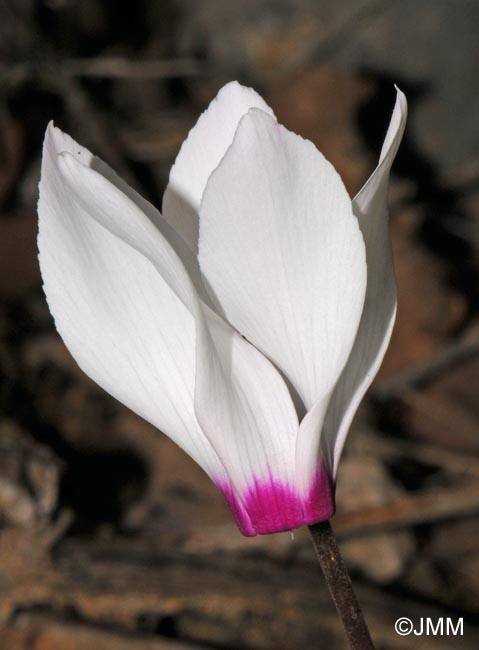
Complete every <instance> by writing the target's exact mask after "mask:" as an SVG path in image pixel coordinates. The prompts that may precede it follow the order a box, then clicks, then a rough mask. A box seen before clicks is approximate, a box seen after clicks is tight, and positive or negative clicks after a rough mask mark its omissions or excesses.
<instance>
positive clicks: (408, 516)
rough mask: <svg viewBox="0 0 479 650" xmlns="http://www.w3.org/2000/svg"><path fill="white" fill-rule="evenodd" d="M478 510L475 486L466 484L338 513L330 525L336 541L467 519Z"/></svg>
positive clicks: (478, 498) (478, 497) (478, 491)
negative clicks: (460, 518)
mask: <svg viewBox="0 0 479 650" xmlns="http://www.w3.org/2000/svg"><path fill="white" fill-rule="evenodd" d="M478 510H479V485H478V484H477V482H467V483H462V484H461V485H460V486H458V487H457V486H456V487H450V488H442V489H440V490H434V491H431V492H428V493H426V494H419V495H417V496H408V497H404V498H402V499H399V500H398V501H395V502H393V503H390V504H387V505H383V506H377V507H374V508H368V509H367V510H360V511H359V512H348V513H340V514H337V515H336V516H335V518H334V524H335V529H336V530H337V531H338V536H339V537H341V538H345V537H358V536H362V535H371V534H372V533H376V532H383V531H388V530H396V529H400V528H405V527H407V526H412V525H415V524H424V523H433V522H437V521H441V520H444V519H450V518H457V517H460V516H464V515H471V514H474V513H475V512H477V511H478Z"/></svg>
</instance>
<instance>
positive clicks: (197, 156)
mask: <svg viewBox="0 0 479 650" xmlns="http://www.w3.org/2000/svg"><path fill="white" fill-rule="evenodd" d="M253 107H257V108H261V109H262V110H263V111H266V112H267V113H270V114H271V115H272V114H273V112H272V110H271V109H270V108H269V106H268V105H267V104H266V103H265V101H264V100H263V99H262V98H261V97H260V96H259V95H258V93H256V92H255V91H254V90H253V89H252V88H246V87H245V86H241V85H240V84H239V83H238V82H237V81H232V82H230V83H228V84H226V86H224V87H223V88H222V89H221V90H220V91H219V93H218V95H217V96H216V98H215V99H214V100H213V101H212V102H211V104H210V105H209V107H208V108H207V109H206V111H205V112H204V113H203V114H202V115H201V117H200V118H199V120H198V122H197V123H196V125H195V126H194V127H193V129H192V130H191V131H190V133H189V135H188V137H187V139H186V140H185V142H184V143H183V145H182V147H181V149H180V152H179V154H178V156H177V158H176V161H175V164H174V165H173V167H172V168H171V172H170V182H169V184H168V187H167V188H166V191H165V195H164V197H163V216H164V217H165V219H166V220H167V221H168V222H169V223H171V224H172V225H173V226H174V228H175V229H176V230H177V231H178V232H179V233H180V235H181V236H182V237H183V239H184V240H185V241H186V242H187V243H188V245H189V246H190V248H191V249H192V250H193V251H195V252H196V250H197V246H198V208H199V206H200V201H201V197H202V195H203V191H204V189H205V187H206V182H207V180H208V177H209V175H210V174H211V172H212V171H213V170H214V169H215V168H216V167H217V165H218V163H219V162H220V160H221V159H222V157H223V155H224V153H225V151H226V149H227V148H228V147H229V145H230V144H231V142H232V141H233V137H234V134H235V131H236V128H237V126H238V122H239V121H240V119H241V117H242V116H243V115H245V113H247V112H248V110H249V109H250V108H253Z"/></svg>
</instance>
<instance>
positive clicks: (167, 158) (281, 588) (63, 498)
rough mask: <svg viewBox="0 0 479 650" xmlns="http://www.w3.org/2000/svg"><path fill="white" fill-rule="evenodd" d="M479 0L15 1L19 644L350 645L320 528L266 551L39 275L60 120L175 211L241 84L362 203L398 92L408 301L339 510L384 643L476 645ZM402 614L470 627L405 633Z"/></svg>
mask: <svg viewBox="0 0 479 650" xmlns="http://www.w3.org/2000/svg"><path fill="white" fill-rule="evenodd" d="M478 24H479V3H478V2H476V1H475V0H422V2H418V1H417V0H382V1H378V0H359V1H358V0H344V1H342V2H337V3H331V2H329V1H328V0H243V1H242V2H223V1H221V0H205V1H203V2H195V1H194V0H160V1H158V2H155V1H153V0H136V1H135V2H127V1H125V0H117V1H116V2H108V1H107V0H82V1H81V2H80V0H42V1H40V0H15V1H13V0H11V1H7V0H2V1H0V648H1V649H2V650H140V649H141V650H206V649H213V648H214V649H216V650H299V649H306V650H309V649H313V648H322V649H324V650H336V649H338V650H342V649H343V648H345V643H344V639H343V635H342V631H341V629H340V625H339V622H338V621H337V619H336V616H335V613H334V610H333V606H332V604H331V602H330V599H329V596H328V593H327V590H326V587H325V584H324V582H323V580H322V576H321V575H320V571H319V568H318V567H317V565H316V562H315V558H314V554H313V550H312V547H311V544H310V541H309V539H308V536H307V534H306V532H305V531H304V530H298V531H295V533H294V535H291V534H289V533H285V534H278V535H274V536H263V537H261V536H260V537H257V538H252V539H245V538H243V537H242V536H241V535H240V534H239V533H238V531H237V529H236V527H235V525H234V523H233V521H232V518H231V516H230V514H229V511H228V510H227V507H226V506H225V504H224V503H223V500H222V497H221V496H220V494H219V493H218V492H217V491H216V489H215V488H214V487H213V485H212V484H211V483H210V482H209V480H208V479H207V478H206V477H205V476H204V475H203V474H202V472H201V471H200V470H199V469H198V468H197V467H196V465H195V464H194V463H193V462H192V461H191V460H190V459H189V458H187V457H186V456H185V455H184V454H183V453H182V452H181V451H179V450H178V449H177V448H176V447H175V446H174V445H173V444H172V443H170V442H169V440H168V439H166V438H165V437H164V436H163V435H162V434H160V433H158V432H157V431H155V430H154V429H153V428H152V427H150V426H149V425H147V424H146V423H145V422H143V421H141V420H140V419H139V418H137V417H136V416H134V415H133V414H132V413H130V412H128V411H127V410H126V409H125V408H123V407H122V406H120V405H119V404H118V403H116V402H115V401H114V400H113V399H111V398H110V397H109V396H108V395H106V394H105V393H103V392H102V391H101V390H100V389H99V388H97V387H96V385H94V384H93V383H92V382H90V381H89V380H88V379H87V378H86V377H85V376H84V375H83V374H82V373H81V372H80V371H79V369H78V368H77V367H76V365H75V363H74V362H73V361H72V359H71V357H70V356H69V354H68V353H67V352H66V350H65V348H64V346H63V344H62V342H61V340H60V339H59V337H58V336H57V334H56V332H55V331H54V328H53V325H52V320H51V318H50V315H49V313H48V309H47V307H46V303H45V299H44V296H43V293H42V289H41V281H40V276H39V271H38V264H37V253H36V242H35V238H36V228H37V225H36V202H37V183H38V178H39V169H40V153H41V143H42V139H43V134H44V130H45V127H46V124H47V122H48V121H49V120H51V119H54V120H55V123H56V124H57V125H59V126H61V127H62V128H63V129H65V130H66V131H67V132H68V133H70V134H71V135H72V136H73V137H74V138H75V139H77V140H78V141H79V142H81V143H82V144H84V145H85V146H86V147H88V148H90V149H91V150H92V151H94V152H95V153H96V154H98V155H99V156H101V157H102V158H104V159H105V160H106V161H108V163H109V164H110V165H111V166H112V167H113V168H115V169H116V171H117V172H118V173H120V175H121V176H123V178H125V179H126V180H127V181H128V182H129V183H131V184H132V185H133V186H134V187H135V188H136V189H138V190H139V191H140V192H141V193H142V194H143V195H144V196H146V197H147V198H148V199H149V200H151V201H152V202H153V203H155V204H156V205H157V206H158V207H160V206H161V197H162V193H163V190H164V188H165V185H166V182H167V179H168V172H169V168H170V166H171V163H172V161H173V160H174V158H175V155H176V153H177V151H178V149H179V147H180V145H181V142H182V140H183V139H184V137H185V136H186V134H187V133H188V130H189V129H190V128H191V127H192V126H193V124H194V123H195V121H196V119H197V117H198V115H199V114H200V112H201V111H202V110H204V109H205V108H206V106H207V105H208V102H209V101H210V100H211V99H212V98H213V97H214V96H215V94H216V92H217V91H218V89H219V88H220V87H221V86H222V85H223V84H224V83H225V82H227V81H229V80H231V79H238V80H239V81H240V82H242V83H244V84H247V85H252V86H254V87H255V88H256V89H257V90H258V91H259V92H260V93H262V94H263V96H264V97H265V99H266V100H267V101H268V103H269V104H270V105H271V106H272V108H273V109H274V111H275V112H276V115H277V117H278V119H279V121H280V122H282V123H283V124H284V125H285V126H287V127H288V128H289V129H291V130H293V131H295V132H296V133H299V134H301V135H302V136H304V137H306V138H309V139H311V140H312V141H313V142H315V144H316V145H317V146H318V147H319V149H320V150H321V151H322V152H323V153H324V154H325V155H326V157H327V158H329V160H330V161H331V162H332V163H333V164H334V165H335V166H336V168H337V169H338V171H339V173H340V174H341V176H342V178H343V180H344V182H345V183H346V186H347V188H348V190H349V192H350V193H351V195H354V193H355V192H356V191H357V190H358V189H359V188H360V186H361V184H362V183H363V181H364V180H365V179H366V178H367V176H368V175H369V173H370V172H371V171H372V169H373V168H374V166H375V162H376V160H377V158H378V154H379V151H380V148H381V144H382V141H383V137H384V134H385V130H386V127H387V123H388V120H389V117H390V113H391V111H392V107H393V103H394V95H395V91H394V86H393V84H394V83H397V84H398V85H399V86H400V87H401V89H402V90H404V91H405V92H406V94H407V96H408V99H409V105H410V119H409V122H408V125H407V131H406V136H405V139H404V141H403V144H402V146H401V149H400V152H399V155H398V158H397V161H396V163H395V165H394V175H393V179H392V184H391V192H390V205H391V228H392V233H393V240H394V252H395V262H396V266H397V275H398V284H399V312H398V319H397V325H396V328H395V332H394V335H393V339H392V343H391V347H390V349H389V352H388V355H387V358H386V360H385V362H384V365H383V368H382V370H381V372H380V374H379V376H378V378H377V379H376V381H375V383H374V385H373V387H372V389H371V390H370V392H369V394H368V397H367V399H366V400H365V402H364V404H363V405H362V407H361V410H360V412H359V413H358V416H357V418H356V420H355V422H354V425H353V427H352V430H351V432H350V436H349V440H348V443H347V448H346V453H345V456H344V458H343V461H342V464H341V468H340V475H339V486H338V511H337V515H336V517H335V518H334V519H333V526H334V528H335V529H336V531H337V534H338V537H339V539H340V542H341V548H342V550H343V551H344V555H345V558H346V560H347V562H348V565H349V567H350V568H351V571H352V572H353V577H354V582H355V585H356V586H357V591H358V596H359V598H360V600H361V603H362V604H363V606H364V611H365V615H366V618H367V619H368V621H369V622H370V625H371V629H372V633H373V636H374V638H375V639H376V641H377V645H378V648H382V649H383V650H396V649H397V650H408V649H409V648H411V649H412V648H419V647H420V648H422V649H425V650H431V649H436V648H437V649H439V650H440V649H444V650H446V649H450V648H456V647H457V648H461V649H466V650H468V649H472V648H476V647H477V645H476V644H477V638H478V627H477V619H476V622H475V618H474V617H475V616H477V613H478V610H479V597H478V583H479V520H478V518H477V513H478V506H479V481H478V475H479V465H478V463H477V458H478V456H479V435H478V434H479V400H478V399H477V388H478V382H477V379H478V369H479V362H478V356H477V352H478V336H477V334H478V326H479V324H478V306H479V305H478V294H477V270H478V269H477V265H478V259H479V257H478V248H479V215H478V212H479V211H478V207H479V206H478V203H479V200H478V199H479V183H478V179H479V177H478V133H479V129H478V121H479V106H478V103H479V101H478V100H479V92H478V91H479V88H478V82H477V62H478V60H479V56H478V54H479V53H478V41H477V26H478ZM402 616H407V617H409V618H411V619H412V620H413V621H414V622H417V624H418V625H419V621H420V619H421V618H425V617H431V618H432V619H433V620H434V621H436V620H438V618H439V617H450V618H451V619H452V620H453V622H454V623H455V622H456V621H457V620H458V617H463V618H464V636H462V637H457V638H453V637H447V636H443V637H441V636H423V637H417V636H414V635H412V636H410V637H408V636H404V637H401V636H398V635H397V634H396V633H395V632H394V621H395V620H396V619H397V618H399V617H402Z"/></svg>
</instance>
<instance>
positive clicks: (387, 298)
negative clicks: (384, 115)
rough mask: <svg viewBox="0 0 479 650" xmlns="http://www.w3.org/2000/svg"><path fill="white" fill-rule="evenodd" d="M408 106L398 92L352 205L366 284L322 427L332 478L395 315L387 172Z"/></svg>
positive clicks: (390, 331) (377, 366) (395, 302)
mask: <svg viewBox="0 0 479 650" xmlns="http://www.w3.org/2000/svg"><path fill="white" fill-rule="evenodd" d="M406 116H407V103H406V98H405V96H404V94H403V93H402V92H401V91H400V90H399V89H398V90H397V98H396V104H395V107H394V112H393V115H392V118H391V123H390V125H389V129H388V132H387V135H386V138H385V141H384V145H383V148H382V151H381V156H380V160H379V164H378V166H377V167H376V169H375V171H374V172H373V174H372V176H371V177H370V178H369V180H368V181H367V183H366V184H365V185H364V187H363V188H362V189H361V190H360V192H359V193H358V194H357V196H356V197H355V199H354V201H353V207H354V213H355V214H356V216H357V218H358V222H359V227H360V228H361V232H362V233H363V237H364V241H365V244H366V259H367V265H368V283H367V290H366V299H365V303H364V309H363V314H362V317H361V323H360V326H359V330H358V333H357V336H356V341H355V343H354V346H353V349H352V351H351V355H350V357H349V359H348V362H347V364H346V366H345V368H344V370H343V373H342V376H341V379H340V381H339V382H338V385H337V386H336V388H335V391H334V394H333V398H332V399H331V402H330V405H329V409H328V413H327V417H326V421H325V427H324V434H323V436H324V442H325V443H326V444H329V445H330V448H331V455H332V458H333V460H334V473H336V471H337V466H338V462H339V458H340V455H341V452H342V449H343V446H344V442H345V439H346V435H347V433H348V430H349V427H350V425H351V422H352V419H353V417H354V414H355V413H356V410H357V408H358V406H359V403H360V401H361V400H362V398H363V396H364V394H365V392H366V390H367V389H368V388H369V386H370V384H371V382H372V380H373V379H374V377H375V376H376V373H377V371H378V370H379V366H380V365H381V362H382V360H383V357H384V354H385V352H386V349H387V347H388V344H389V339H390V338H391V333H392V329H393V325H394V319H395V316H396V304H397V299H396V282H395V277H394V266H393V258H392V251H391V241H390V236H389V224H388V209H387V190H388V181H389V172H390V169H391V165H392V163H393V161H394V158H395V156H396V153H397V150H398V147H399V144H400V142H401V138H402V135H403V132H404V127H405V124H406Z"/></svg>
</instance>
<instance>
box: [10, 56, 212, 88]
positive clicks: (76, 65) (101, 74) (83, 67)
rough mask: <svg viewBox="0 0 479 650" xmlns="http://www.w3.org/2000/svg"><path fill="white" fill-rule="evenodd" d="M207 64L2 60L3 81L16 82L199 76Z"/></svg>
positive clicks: (108, 59)
mask: <svg viewBox="0 0 479 650" xmlns="http://www.w3.org/2000/svg"><path fill="white" fill-rule="evenodd" d="M203 72H204V66H203V65H202V64H201V63H199V62H198V61H195V59H165V60H161V59H157V60H148V59H146V60H136V61H134V60H131V59H124V58H120V57H118V58H117V57H97V58H91V59H66V60H64V61H62V62H61V63H58V62H55V61H23V62H21V63H13V64H10V65H7V64H1V63H0V80H1V81H2V82H3V83H10V84H16V83H20V82H21V81H23V80H25V79H30V78H32V77H43V76H45V75H48V76H52V75H53V76H62V77H69V78H75V77H92V78H105V79H138V80H143V81H144V80H147V79H151V80H157V79H170V78H172V77H197V76H199V75H201V74H203Z"/></svg>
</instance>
